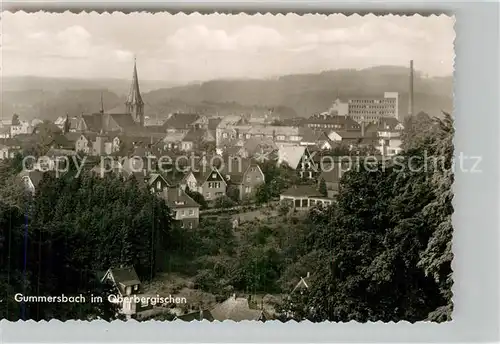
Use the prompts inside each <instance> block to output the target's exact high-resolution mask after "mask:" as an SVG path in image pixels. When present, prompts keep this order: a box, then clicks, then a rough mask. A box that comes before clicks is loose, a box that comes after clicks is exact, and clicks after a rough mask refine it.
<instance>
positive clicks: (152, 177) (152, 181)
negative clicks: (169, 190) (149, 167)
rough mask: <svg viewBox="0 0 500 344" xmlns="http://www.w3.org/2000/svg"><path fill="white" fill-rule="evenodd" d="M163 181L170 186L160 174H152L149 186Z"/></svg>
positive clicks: (149, 178)
mask: <svg viewBox="0 0 500 344" xmlns="http://www.w3.org/2000/svg"><path fill="white" fill-rule="evenodd" d="M158 178H160V179H163V181H164V182H165V183H166V184H167V185H169V184H170V183H169V182H168V181H167V180H166V179H165V178H164V177H163V176H162V175H161V174H159V173H151V174H150V175H149V177H148V185H153V183H154V182H155V181H156V180H157V179H158Z"/></svg>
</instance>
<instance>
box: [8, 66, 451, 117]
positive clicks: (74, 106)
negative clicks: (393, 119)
mask: <svg viewBox="0 0 500 344" xmlns="http://www.w3.org/2000/svg"><path fill="white" fill-rule="evenodd" d="M21 79H22V80H21ZM23 80H24V81H23ZM28 81H30V82H28ZM408 81H409V80H408V69H407V68H403V67H391V66H381V67H375V68H369V69H364V70H335V71H326V72H322V73H318V74H301V75H287V76H282V77H277V78H272V79H260V80H258V79H244V80H234V79H233V80H213V81H207V82H202V83H198V84H190V85H184V86H176V87H170V86H161V83H162V82H148V81H141V90H142V92H143V98H144V101H145V103H146V111H145V112H146V115H150V116H159V117H161V116H163V115H165V114H168V113H170V112H174V111H190V112H191V111H196V112H200V113H204V114H219V115H227V114H231V113H245V112H247V113H249V112H253V113H256V112H257V113H261V114H263V113H266V112H267V111H269V109H271V108H273V109H275V112H278V113H279V114H280V115H281V116H283V117H295V116H301V117H306V116H310V115H312V114H314V113H318V112H321V111H325V110H326V109H328V108H329V106H330V105H331V103H332V102H333V101H334V100H335V98H336V97H337V95H338V96H339V97H340V98H342V99H344V100H347V99H349V98H356V97H380V96H382V95H383V93H384V92H385V91H394V92H399V93H400V98H399V111H400V113H406V112H407V109H408ZM128 85H129V81H127V80H113V79H110V80H105V79H103V80H78V79H44V78H31V79H29V78H19V79H16V78H6V79H5V80H4V85H3V89H2V107H1V110H2V115H3V116H4V117H10V116H12V114H13V113H14V112H17V113H18V114H19V115H21V117H26V118H34V117H41V118H46V119H53V118H56V117H57V116H61V115H64V114H65V113H66V112H68V113H69V114H71V115H77V114H79V113H81V112H92V111H98V110H99V108H100V93H101V90H103V89H105V90H107V91H105V92H104V95H103V98H104V103H105V104H104V105H105V109H107V110H110V109H114V108H119V107H120V106H123V103H124V101H125V97H124V96H125V94H126V92H127V89H128ZM155 85H156V86H158V87H157V89H155V90H151V89H153V88H154V86H155ZM164 85H168V83H167V82H165V83H164ZM23 87H24V88H23ZM148 87H149V90H151V91H148ZM42 90H43V91H42ZM414 95H415V98H414V99H415V111H416V112H419V111H425V112H427V113H429V114H431V115H440V113H441V110H445V111H452V108H453V100H452V95H453V82H452V78H451V77H440V78H425V77H423V76H421V75H420V74H419V73H416V75H415V82H414Z"/></svg>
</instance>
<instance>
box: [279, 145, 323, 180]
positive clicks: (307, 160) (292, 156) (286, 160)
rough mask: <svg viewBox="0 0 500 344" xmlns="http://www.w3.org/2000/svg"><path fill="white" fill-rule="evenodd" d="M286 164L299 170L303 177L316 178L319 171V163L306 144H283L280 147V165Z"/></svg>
mask: <svg viewBox="0 0 500 344" xmlns="http://www.w3.org/2000/svg"><path fill="white" fill-rule="evenodd" d="M281 164H286V165H288V166H289V167H290V168H291V169H293V170H295V171H297V173H298V175H299V176H300V177H301V178H307V179H312V178H315V177H316V175H317V172H318V166H317V163H316V162H315V161H314V159H313V155H312V154H311V151H310V149H308V147H306V146H281V147H279V149H278V165H281Z"/></svg>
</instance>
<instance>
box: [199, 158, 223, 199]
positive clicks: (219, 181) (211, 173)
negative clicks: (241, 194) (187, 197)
mask: <svg viewBox="0 0 500 344" xmlns="http://www.w3.org/2000/svg"><path fill="white" fill-rule="evenodd" d="M193 175H194V177H195V178H196V180H197V182H198V183H197V184H198V188H197V189H198V190H197V191H198V192H199V193H201V194H202V195H203V197H204V198H205V199H206V200H207V201H214V200H215V199H217V198H219V197H221V196H224V195H225V194H226V191H227V182H226V180H225V179H224V177H223V176H222V174H221V173H220V172H219V170H218V169H217V168H216V167H210V166H206V167H204V168H201V169H200V170H199V171H193Z"/></svg>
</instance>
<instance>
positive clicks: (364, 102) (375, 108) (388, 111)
mask: <svg viewBox="0 0 500 344" xmlns="http://www.w3.org/2000/svg"><path fill="white" fill-rule="evenodd" d="M348 104H349V116H350V117H351V118H352V119H354V120H355V121H356V122H359V123H361V122H365V123H369V122H373V121H377V120H378V119H379V118H380V117H394V118H396V119H398V120H399V109H398V106H399V95H398V93H397V92H385V93H384V97H379V98H357V99H356V98H355V99H349V102H348Z"/></svg>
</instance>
